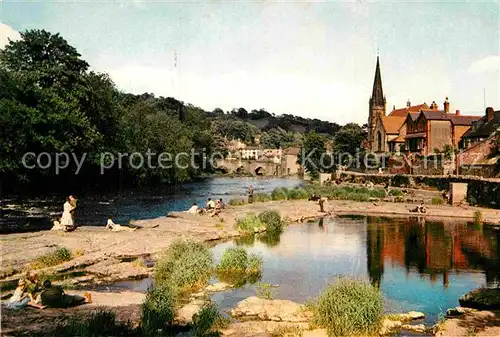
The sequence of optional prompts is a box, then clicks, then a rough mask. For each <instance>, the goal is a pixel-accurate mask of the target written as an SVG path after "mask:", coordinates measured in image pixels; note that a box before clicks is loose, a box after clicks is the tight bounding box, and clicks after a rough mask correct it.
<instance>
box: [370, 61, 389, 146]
mask: <svg viewBox="0 0 500 337" xmlns="http://www.w3.org/2000/svg"><path fill="white" fill-rule="evenodd" d="M385 103H386V101H385V96H384V91H383V90H382V76H381V75H380V63H379V59H378V56H377V67H376V68H375V79H374V80H373V91H372V96H371V97H370V106H369V112H368V146H369V147H370V150H374V149H375V144H376V135H375V134H374V133H375V123H376V121H377V118H378V116H385Z"/></svg>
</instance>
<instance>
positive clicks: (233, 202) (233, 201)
mask: <svg viewBox="0 0 500 337" xmlns="http://www.w3.org/2000/svg"><path fill="white" fill-rule="evenodd" d="M246 203H247V201H246V200H245V199H242V198H236V199H230V200H229V205H231V206H241V205H245V204H246Z"/></svg>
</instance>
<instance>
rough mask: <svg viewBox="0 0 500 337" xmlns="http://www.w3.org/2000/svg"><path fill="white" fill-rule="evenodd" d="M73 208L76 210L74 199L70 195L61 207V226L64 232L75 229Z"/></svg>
mask: <svg viewBox="0 0 500 337" xmlns="http://www.w3.org/2000/svg"><path fill="white" fill-rule="evenodd" d="M75 208H76V198H75V197H74V196H72V195H70V196H69V197H68V198H67V199H66V202H65V203H64V205H63V214H62V217H61V226H63V227H64V228H65V229H66V230H67V229H73V228H74V227H75Z"/></svg>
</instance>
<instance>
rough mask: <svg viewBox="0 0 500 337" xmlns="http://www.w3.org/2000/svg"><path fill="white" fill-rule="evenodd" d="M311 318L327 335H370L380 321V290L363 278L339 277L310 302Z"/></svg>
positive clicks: (381, 301) (373, 332)
mask: <svg viewBox="0 0 500 337" xmlns="http://www.w3.org/2000/svg"><path fill="white" fill-rule="evenodd" d="M311 306H312V309H313V312H314V321H315V323H316V324H317V325H319V326H323V327H325V328H326V329H327V331H328V336H342V337H344V336H353V335H358V336H359V335H371V334H375V333H376V332H378V330H379V328H380V324H381V322H382V311H383V298H382V295H381V293H380V291H379V290H378V289H377V288H375V287H373V286H372V285H370V284H369V283H366V282H364V281H360V280H355V279H347V278H339V279H338V280H337V281H336V282H334V283H333V284H331V285H329V286H328V287H327V288H326V290H325V291H323V293H321V294H320V295H319V297H318V298H317V299H316V301H315V302H314V303H313V304H312V305H311Z"/></svg>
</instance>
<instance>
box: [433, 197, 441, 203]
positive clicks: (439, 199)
mask: <svg viewBox="0 0 500 337" xmlns="http://www.w3.org/2000/svg"><path fill="white" fill-rule="evenodd" d="M431 204H433V205H442V204H443V199H441V198H440V197H433V198H432V199H431Z"/></svg>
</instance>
